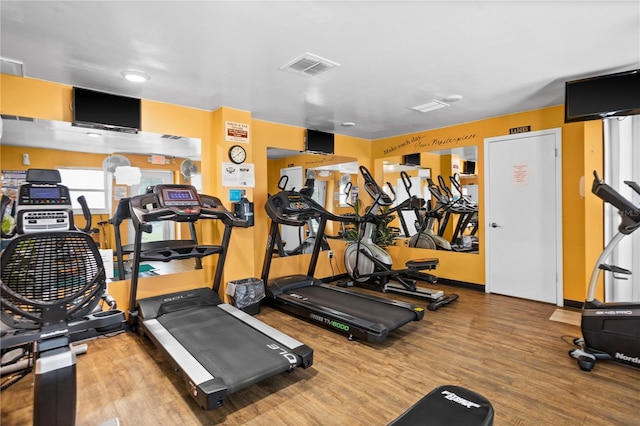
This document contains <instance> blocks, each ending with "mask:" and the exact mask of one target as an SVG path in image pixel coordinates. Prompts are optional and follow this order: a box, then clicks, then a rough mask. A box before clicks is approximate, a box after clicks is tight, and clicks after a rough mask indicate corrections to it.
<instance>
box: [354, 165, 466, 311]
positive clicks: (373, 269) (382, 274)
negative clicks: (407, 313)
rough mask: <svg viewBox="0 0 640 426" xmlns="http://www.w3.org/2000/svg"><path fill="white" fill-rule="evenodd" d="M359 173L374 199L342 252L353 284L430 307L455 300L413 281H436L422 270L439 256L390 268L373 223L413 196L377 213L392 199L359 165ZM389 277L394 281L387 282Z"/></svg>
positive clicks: (432, 266)
mask: <svg viewBox="0 0 640 426" xmlns="http://www.w3.org/2000/svg"><path fill="white" fill-rule="evenodd" d="M360 173H361V174H362V176H363V177H364V181H365V184H364V187H365V190H366V191H367V193H368V194H369V195H370V196H371V198H373V200H374V201H373V204H372V205H371V207H370V208H369V209H368V210H367V212H366V214H365V216H364V218H361V221H360V222H361V229H360V232H359V235H358V239H357V240H356V241H355V242H353V243H351V244H350V245H349V246H347V248H346V250H345V253H344V264H345V268H346V270H347V272H348V273H349V276H350V277H351V278H352V279H353V284H354V285H356V286H359V287H364V288H368V289H372V290H377V291H382V292H385V293H387V292H394V293H401V294H406V295H410V296H416V297H422V298H425V299H427V300H430V303H429V304H428V305H427V308H428V309H429V310H431V311H435V310H436V309H438V308H439V307H441V306H443V305H446V304H448V303H451V302H453V301H454V300H456V299H457V298H458V295H457V294H451V295H445V294H444V292H443V291H439V290H432V289H428V288H424V287H418V286H417V285H416V280H422V281H426V282H429V283H432V284H433V283H435V282H436V281H437V277H436V276H435V275H432V274H429V273H426V272H423V271H425V270H433V269H435V268H436V267H437V266H438V263H439V262H438V259H417V260H410V261H408V262H407V263H406V265H405V266H406V268H405V269H401V270H394V269H392V268H391V266H392V264H393V259H392V258H391V255H390V254H389V253H388V252H387V251H386V250H384V249H383V248H382V247H380V246H378V245H377V244H375V243H374V242H373V234H374V226H375V224H376V223H381V222H382V221H384V220H385V217H386V216H388V215H389V214H392V213H394V212H396V211H399V210H401V209H402V208H405V207H406V204H410V203H413V202H415V197H411V198H409V199H407V200H406V201H405V202H404V203H402V204H400V205H398V206H396V207H393V208H390V209H389V210H388V211H387V212H386V213H384V214H379V211H380V208H381V207H382V206H390V205H392V204H393V202H394V200H393V199H392V198H391V197H389V195H387V194H386V193H385V192H384V191H383V190H382V188H380V186H378V184H377V183H376V181H375V180H374V179H373V176H371V173H369V170H367V168H366V167H364V166H360ZM387 185H388V186H389V189H390V191H391V192H392V194H393V195H394V197H395V192H394V191H393V187H392V186H391V184H389V183H388V184H387ZM390 280H393V281H395V282H393V283H392V282H389V281H390ZM396 283H397V284H396Z"/></svg>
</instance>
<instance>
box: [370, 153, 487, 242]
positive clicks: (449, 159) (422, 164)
mask: <svg viewBox="0 0 640 426" xmlns="http://www.w3.org/2000/svg"><path fill="white" fill-rule="evenodd" d="M377 161H380V162H382V169H383V171H384V183H385V185H386V183H387V182H389V183H391V185H392V186H393V188H394V191H395V193H396V194H395V197H396V200H395V203H394V206H397V205H399V204H400V203H402V202H403V201H405V200H406V199H407V198H409V197H410V196H416V197H417V198H419V199H422V200H423V201H422V202H421V203H420V205H414V206H410V207H407V208H406V209H403V210H401V211H399V212H398V213H399V214H398V217H396V218H395V219H394V221H392V222H391V224H390V225H391V226H394V227H396V228H397V230H398V231H397V232H398V235H399V237H400V238H401V239H403V240H404V241H403V243H404V244H406V245H407V246H409V247H413V248H426V249H435V250H446V251H455V252H461V253H478V248H479V244H480V241H479V238H478V229H479V224H478V207H479V206H478V175H477V167H476V166H477V161H478V152H477V147H476V146H471V147H461V148H452V149H446V150H439V151H429V152H422V153H419V154H415V155H410V156H401V157H389V158H384V159H380V160H377ZM403 174H405V176H407V178H404V179H403V178H402V175H403Z"/></svg>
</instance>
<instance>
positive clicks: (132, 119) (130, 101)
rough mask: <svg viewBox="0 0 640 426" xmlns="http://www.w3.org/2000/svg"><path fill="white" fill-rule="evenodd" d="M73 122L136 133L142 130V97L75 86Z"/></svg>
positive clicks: (78, 124) (77, 124) (79, 124)
mask: <svg viewBox="0 0 640 426" xmlns="http://www.w3.org/2000/svg"><path fill="white" fill-rule="evenodd" d="M73 124H74V125H75V126H85V127H92V128H101V129H107V130H117V131H122V132H129V133H136V132H137V131H138V130H140V99H137V98H129V97H126V96H119V95H112V94H110V93H104V92H98V91H95V90H89V89H82V88H79V87H74V88H73Z"/></svg>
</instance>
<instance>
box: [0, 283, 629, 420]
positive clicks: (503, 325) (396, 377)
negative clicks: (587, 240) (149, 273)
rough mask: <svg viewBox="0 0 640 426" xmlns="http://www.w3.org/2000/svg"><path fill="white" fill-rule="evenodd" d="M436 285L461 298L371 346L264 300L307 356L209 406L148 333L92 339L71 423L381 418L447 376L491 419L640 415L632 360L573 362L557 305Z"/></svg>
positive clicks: (7, 400)
mask: <svg viewBox="0 0 640 426" xmlns="http://www.w3.org/2000/svg"><path fill="white" fill-rule="evenodd" d="M432 287H436V288H438V286H437V285H436V286H432ZM440 288H443V289H444V290H445V291H447V292H453V291H455V292H456V293H458V294H460V299H459V300H458V301H457V302H455V303H454V304H452V305H449V306H447V307H444V308H441V309H440V310H438V311H436V312H430V311H427V312H426V315H425V319H424V320H423V321H420V322H414V323H410V324H408V325H406V326H404V327H402V328H401V329H399V330H397V331H396V332H394V333H393V335H392V336H391V337H389V338H388V339H387V340H386V341H385V342H384V343H382V344H379V345H376V346H370V345H367V344H364V343H362V342H358V341H355V342H350V341H348V340H347V339H346V338H345V337H344V336H342V335H340V334H337V333H333V332H331V331H328V330H325V329H322V328H319V327H316V326H314V325H311V324H308V323H306V322H304V321H301V320H299V319H296V318H293V317H291V316H289V315H286V314H284V313H281V312H279V311H276V310H274V309H272V308H268V307H266V308H263V309H262V312H261V313H260V314H259V315H258V316H257V317H258V318H260V319H261V320H262V321H264V322H266V323H268V324H270V325H272V326H274V327H276V328H278V329H279V330H281V331H283V332H285V333H287V334H289V335H291V336H292V337H294V338H296V339H298V340H300V341H302V342H304V343H306V344H307V345H309V346H311V347H312V348H313V349H314V351H315V352H314V355H315V362H314V365H313V366H312V367H311V368H309V369H307V370H302V369H300V370H296V371H294V372H293V373H290V374H282V375H279V376H276V377H273V378H271V379H268V380H266V381H264V382H262V383H260V384H257V385H254V386H251V387H249V388H247V389H245V390H243V391H240V392H238V393H236V394H233V395H231V396H230V397H228V398H227V399H226V400H225V405H224V407H223V408H220V409H217V410H212V411H204V410H202V409H201V408H199V406H197V404H196V403H195V402H194V401H193V400H192V398H191V397H190V396H189V395H188V394H187V392H186V389H185V387H184V386H183V383H182V381H181V379H180V378H179V376H178V375H177V374H175V373H174V372H173V371H172V370H171V367H170V366H169V364H168V363H167V362H166V361H165V360H164V359H163V358H162V356H161V354H160V353H159V352H158V350H156V348H155V347H154V346H153V344H152V343H151V342H150V341H149V340H148V339H145V338H141V337H139V336H138V335H137V334H133V333H126V334H121V335H118V336H115V337H110V338H101V339H98V340H95V341H92V342H89V351H88V353H87V354H85V355H81V356H79V357H78V359H77V366H78V409H77V413H78V414H77V424H78V425H87V426H88V425H98V424H100V423H101V422H104V421H106V420H109V419H111V418H114V417H118V418H119V419H120V422H121V424H122V425H125V426H128V425H135V426H145V425H184V426H187V425H213V424H223V425H296V426H298V425H384V424H387V423H388V422H390V421H391V420H393V419H394V418H395V417H397V416H398V415H400V414H401V413H402V412H403V411H404V410H405V409H407V408H408V407H410V406H411V405H412V404H413V403H414V402H415V401H417V400H418V399H419V398H421V397H422V396H423V395H424V394H426V393H428V392H429V391H430V390H431V389H433V388H435V387H437V386H440V385H443V384H455V385H460V386H464V387H467V388H469V389H472V390H474V391H476V392H479V393H481V394H482V395H484V396H485V397H487V398H488V399H489V400H490V401H491V403H492V404H493V406H494V409H495V413H496V414H495V424H496V425H589V426H592V425H593V426H597V425H607V426H608V425H640V370H636V369H631V368H626V367H623V366H620V365H617V364H614V363H611V362H599V363H598V364H597V365H596V368H595V369H594V371H592V372H591V373H586V372H582V371H580V369H579V368H578V366H577V364H576V362H575V361H574V360H573V359H570V358H569V356H568V355H567V352H568V350H569V349H570V345H569V344H568V343H566V342H565V341H563V340H562V336H570V337H567V338H566V339H565V340H567V341H570V340H571V338H572V337H575V336H578V335H579V333H580V330H579V327H577V326H575V325H571V324H566V323H562V322H557V321H551V320H549V317H550V316H551V315H552V314H553V313H554V311H555V310H556V307H555V306H553V305H548V304H543V303H536V302H530V301H525V300H520V299H514V298H509V297H504V296H499V295H486V294H484V293H482V292H477V291H473V290H467V289H452V288H451V287H440ZM393 297H394V298H397V299H401V300H407V301H413V302H414V303H415V302H418V303H419V299H411V298H408V297H403V296H399V295H398V296H393ZM32 392H33V388H32V376H29V377H28V378H25V379H23V380H22V381H21V382H19V383H18V384H16V385H14V386H12V387H11V388H9V389H8V390H6V391H5V392H3V393H2V395H1V418H0V423H1V424H2V425H3V426H10V425H27V424H30V422H31V415H32V400H33V394H32ZM425 420H428V419H425Z"/></svg>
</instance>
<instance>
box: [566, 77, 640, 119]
mask: <svg viewBox="0 0 640 426" xmlns="http://www.w3.org/2000/svg"><path fill="white" fill-rule="evenodd" d="M564 107H565V118H564V121H565V123H572V122H576V121H587V120H597V119H601V118H606V117H612V116H624V115H634V114H640V70H633V71H625V72H620V73H615V74H608V75H602V76H598V77H591V78H585V79H580V80H573V81H567V82H566V83H565V102H564Z"/></svg>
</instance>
